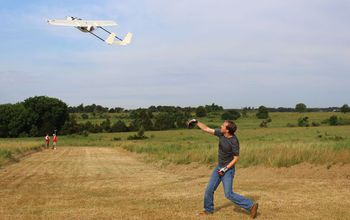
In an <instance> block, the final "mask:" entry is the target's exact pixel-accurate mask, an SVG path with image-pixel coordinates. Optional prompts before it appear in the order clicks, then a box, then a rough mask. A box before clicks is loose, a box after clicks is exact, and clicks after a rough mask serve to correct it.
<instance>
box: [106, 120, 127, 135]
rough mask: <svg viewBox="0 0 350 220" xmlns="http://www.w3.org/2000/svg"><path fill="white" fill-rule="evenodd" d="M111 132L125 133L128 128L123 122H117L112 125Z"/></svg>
mask: <svg viewBox="0 0 350 220" xmlns="http://www.w3.org/2000/svg"><path fill="white" fill-rule="evenodd" d="M110 131H111V132H126V131H129V128H128V127H127V126H126V124H125V122H123V121H121V120H118V121H117V122H116V123H114V124H113V125H112V127H111V129H110Z"/></svg>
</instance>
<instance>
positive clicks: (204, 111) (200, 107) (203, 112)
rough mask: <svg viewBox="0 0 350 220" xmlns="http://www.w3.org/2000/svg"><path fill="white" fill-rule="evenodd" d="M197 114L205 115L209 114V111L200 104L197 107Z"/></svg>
mask: <svg viewBox="0 0 350 220" xmlns="http://www.w3.org/2000/svg"><path fill="white" fill-rule="evenodd" d="M196 116H197V117H205V116H207V111H206V110H205V108H204V107H203V106H199V107H198V108H197V109H196Z"/></svg>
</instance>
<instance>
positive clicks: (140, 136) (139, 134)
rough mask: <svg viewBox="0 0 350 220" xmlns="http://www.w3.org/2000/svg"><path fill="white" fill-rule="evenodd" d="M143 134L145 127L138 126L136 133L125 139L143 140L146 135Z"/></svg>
mask: <svg viewBox="0 0 350 220" xmlns="http://www.w3.org/2000/svg"><path fill="white" fill-rule="evenodd" d="M144 134H145V129H144V128H143V126H141V127H140V129H139V130H138V131H137V134H135V135H130V136H129V137H128V138H127V139H128V140H143V139H147V138H148V137H147V136H145V135H144Z"/></svg>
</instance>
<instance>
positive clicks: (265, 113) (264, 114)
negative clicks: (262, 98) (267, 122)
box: [256, 106, 269, 119]
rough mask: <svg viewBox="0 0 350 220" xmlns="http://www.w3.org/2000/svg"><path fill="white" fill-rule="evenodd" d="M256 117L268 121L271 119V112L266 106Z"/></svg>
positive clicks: (260, 109) (262, 107)
mask: <svg viewBox="0 0 350 220" xmlns="http://www.w3.org/2000/svg"><path fill="white" fill-rule="evenodd" d="M256 117H257V118H259V119H267V118H268V117H269V112H268V110H267V108H266V107H265V106H260V107H259V109H258V112H257V113H256Z"/></svg>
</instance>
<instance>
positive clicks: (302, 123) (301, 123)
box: [298, 117, 310, 127]
mask: <svg viewBox="0 0 350 220" xmlns="http://www.w3.org/2000/svg"><path fill="white" fill-rule="evenodd" d="M298 126H299V127H309V126H310V124H309V117H302V118H299V119H298Z"/></svg>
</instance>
